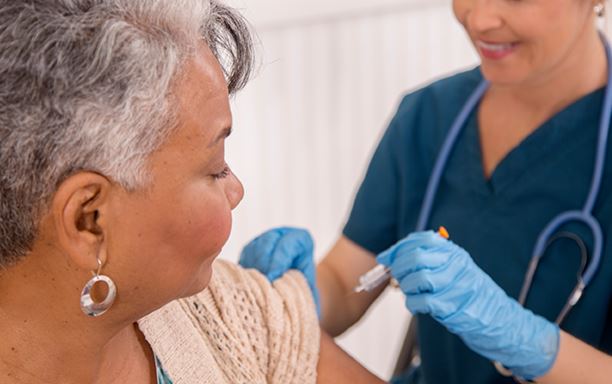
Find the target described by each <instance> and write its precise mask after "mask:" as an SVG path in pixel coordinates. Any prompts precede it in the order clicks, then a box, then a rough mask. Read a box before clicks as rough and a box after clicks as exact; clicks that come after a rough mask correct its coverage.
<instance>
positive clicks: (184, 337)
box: [138, 261, 320, 384]
mask: <svg viewBox="0 0 612 384" xmlns="http://www.w3.org/2000/svg"><path fill="white" fill-rule="evenodd" d="M138 325H139V327H140V329H141V331H142V332H143V333H144V335H145V336H146V338H147V340H148V342H149V343H150V344H151V347H152V348H153V351H154V352H155V354H156V355H157V356H158V357H159V359H160V361H161V362H162V365H163V367H164V368H165V370H166V371H167V373H168V375H169V377H170V378H171V379H172V381H173V383H174V384H196V383H198V384H199V383H203V384H208V383H211V384H226V383H227V384H240V383H245V384H257V383H262V384H263V383H271V384H274V383H279V384H291V383H296V384H298V383H299V384H308V383H315V382H316V366H317V361H318V355H319V337H320V334H319V325H318V321H317V316H316V312H315V307H314V303H313V300H312V296H311V293H310V290H309V288H308V284H307V283H306V281H305V279H304V278H303V276H302V275H301V274H300V273H298V272H296V271H290V272H288V273H287V274H285V276H283V277H282V278H280V279H278V280H276V281H275V282H274V284H273V285H270V283H268V281H267V280H266V278H265V277H264V276H263V275H261V274H260V273H258V272H257V271H255V270H245V269H242V268H240V267H238V266H236V265H234V264H231V263H228V262H224V261H217V262H216V263H215V266H214V272H213V278H212V280H211V283H210V285H209V287H208V288H207V289H206V290H204V291H202V292H201V293H199V294H197V295H196V296H193V297H190V298H187V299H181V300H178V301H174V302H172V303H170V304H168V305H166V306H164V307H163V308H161V309H159V310H158V311H156V312H153V313H152V314H150V315H149V316H147V317H145V318H144V319H142V320H140V321H139V322H138Z"/></svg>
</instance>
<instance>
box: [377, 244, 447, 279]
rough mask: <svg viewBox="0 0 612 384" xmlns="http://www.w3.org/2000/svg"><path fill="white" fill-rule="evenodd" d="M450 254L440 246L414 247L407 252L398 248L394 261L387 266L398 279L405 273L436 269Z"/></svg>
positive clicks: (442, 264)
mask: <svg viewBox="0 0 612 384" xmlns="http://www.w3.org/2000/svg"><path fill="white" fill-rule="evenodd" d="M451 256H452V253H451V252H448V251H446V250H443V249H441V248H434V249H431V250H426V249H421V248H418V249H415V250H413V251H410V252H407V251H404V250H398V253H397V255H396V257H395V260H394V262H393V263H392V264H391V265H390V266H389V268H390V269H391V275H392V276H393V277H394V278H395V279H397V280H398V281H399V280H400V279H402V278H403V277H404V276H405V275H407V274H410V273H414V272H417V271H420V270H423V269H437V268H440V267H442V266H444V265H445V264H447V263H448V262H449V260H450V258H451Z"/></svg>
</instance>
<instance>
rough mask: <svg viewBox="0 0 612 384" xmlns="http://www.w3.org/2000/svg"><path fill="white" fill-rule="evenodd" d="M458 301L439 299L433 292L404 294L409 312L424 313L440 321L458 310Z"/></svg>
mask: <svg viewBox="0 0 612 384" xmlns="http://www.w3.org/2000/svg"><path fill="white" fill-rule="evenodd" d="M458 304H459V303H458V302H456V301H446V300H442V299H440V297H439V296H438V294H435V293H421V294H417V295H409V296H406V307H407V308H408V310H409V311H410V312H411V313H426V314H429V315H431V316H432V317H433V318H434V319H436V320H438V321H441V320H443V319H445V318H447V317H448V316H451V315H453V314H455V313H457V311H458V308H459V306H458Z"/></svg>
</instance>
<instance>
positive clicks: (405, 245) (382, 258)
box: [376, 231, 449, 266]
mask: <svg viewBox="0 0 612 384" xmlns="http://www.w3.org/2000/svg"><path fill="white" fill-rule="evenodd" d="M448 243H449V242H448V240H446V239H444V238H443V237H442V236H440V235H439V234H437V233H436V232H433V231H426V232H415V233H411V234H410V235H408V236H407V237H405V238H404V239H402V240H400V241H398V242H397V243H396V244H395V245H393V246H391V247H390V248H389V249H387V250H386V251H384V252H382V253H381V254H380V255H378V257H376V261H377V262H378V263H379V264H382V265H385V266H390V265H391V264H392V263H393V262H394V261H395V259H396V258H397V257H399V256H400V255H401V254H405V253H411V252H414V251H415V250H416V249H432V248H437V247H445V246H448Z"/></svg>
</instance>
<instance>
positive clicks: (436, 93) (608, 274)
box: [344, 68, 612, 384]
mask: <svg viewBox="0 0 612 384" xmlns="http://www.w3.org/2000/svg"><path fill="white" fill-rule="evenodd" d="M481 80H482V75H481V73H480V70H479V69H478V68H477V69H474V70H471V71H468V72H464V73H460V74H457V75H454V76H452V77H449V78H446V79H442V80H440V81H438V82H435V83H433V84H431V85H429V86H427V87H425V88H422V89H420V90H417V91H416V92H414V93H411V94H409V95H407V96H406V97H405V98H404V99H403V100H402V102H401V104H400V106H399V109H398V111H397V113H396V115H395V117H394V118H393V119H392V121H391V123H390V125H389V127H388V129H387V131H386V132H385V134H384V136H383V138H382V139H381V142H380V143H379V145H378V148H377V150H376V152H375V153H374V156H373V158H372V160H371V163H370V165H369V167H368V170H367V173H366V176H365V179H364V180H363V182H362V184H361V186H360V188H359V191H358V193H357V196H356V198H355V201H354V206H353V209H352V211H351V214H350V217H349V219H348V222H347V223H346V226H345V228H344V235H345V236H346V237H348V238H349V239H351V240H352V241H354V242H355V243H357V244H359V245H360V246H362V247H364V248H365V249H367V250H369V251H370V252H372V253H374V254H378V253H380V252H381V251H383V250H385V249H386V248H388V247H389V246H391V245H392V244H394V243H395V242H396V241H398V240H399V239H401V238H403V237H404V236H406V235H407V234H408V233H410V232H411V231H414V229H415V225H416V221H417V216H418V214H419V211H420V207H421V203H422V201H423V195H424V191H425V187H426V183H427V181H428V178H429V175H430V173H431V170H432V167H433V164H434V161H435V158H436V156H437V154H438V151H439V149H440V147H441V144H442V141H443V140H444V138H445V137H446V133H447V131H448V129H449V128H450V126H451V124H452V122H453V121H454V119H455V117H456V116H457V114H458V113H459V110H460V109H461V107H462V106H463V104H464V103H465V101H466V99H467V98H468V96H469V95H470V94H471V92H472V91H473V90H474V89H475V88H476V86H477V84H478V83H479V82H480V81H481ZM603 94H604V90H603V89H599V90H597V91H594V92H592V93H590V94H588V95H586V96H584V97H583V98H581V99H579V100H577V101H575V102H574V103H573V104H571V105H569V106H568V107H567V108H565V109H564V110H562V111H561V112H559V113H558V114H557V115H555V116H553V117H552V118H551V119H550V120H548V121H546V122H545V123H544V124H542V126H540V127H539V128H538V129H537V130H535V131H534V132H533V133H532V134H530V135H529V136H528V137H527V138H526V139H525V140H524V141H523V142H521V143H520V145H518V146H517V147H516V148H514V149H513V150H512V151H511V152H510V153H509V154H508V155H507V156H506V157H505V158H504V159H503V160H502V161H501V162H500V163H499V165H498V166H497V168H496V169H495V170H494V172H493V174H492V175H491V177H490V178H489V179H487V178H485V176H484V172H483V165H482V161H481V159H482V154H481V146H480V138H479V130H478V122H477V116H476V115H477V114H476V113H475V112H473V113H472V115H471V117H470V118H469V120H468V122H467V123H466V126H465V127H464V130H463V132H462V134H461V135H460V137H459V138H458V141H457V144H456V146H455V148H454V150H453V153H452V154H451V157H450V159H449V163H448V165H447V167H446V169H445V171H444V175H443V176H442V179H441V182H440V187H439V190H438V193H437V195H436V199H435V203H434V206H433V211H432V216H431V218H430V220H429V223H428V226H429V228H432V229H435V228H438V226H440V225H443V226H445V227H446V228H447V229H448V230H449V233H450V235H451V238H452V239H453V241H454V242H455V243H457V244H459V245H461V246H462V247H464V248H465V249H467V250H468V251H469V253H470V254H471V255H472V257H473V258H474V260H475V262H476V263H477V264H478V265H479V266H480V267H481V268H482V269H483V270H484V271H485V272H487V273H488V274H489V275H490V276H491V277H492V278H493V279H494V280H495V281H496V282H497V284H499V285H500V286H501V287H502V288H503V289H504V290H505V291H506V292H507V293H508V294H509V295H510V296H512V297H515V298H516V297H517V296H518V294H519V291H520V288H521V285H522V283H523V278H524V275H525V271H526V270H527V265H528V263H529V260H530V259H531V253H532V250H533V247H534V245H535V242H536V238H537V236H538V234H539V233H540V232H541V231H542V229H543V228H544V226H545V225H546V224H547V223H548V222H549V221H550V220H551V219H552V218H553V217H554V216H556V215H557V214H559V213H561V212H563V211H567V210H574V209H580V208H582V206H583V204H584V202H585V200H586V197H587V193H588V189H589V186H590V182H591V176H592V172H593V164H594V153H595V148H596V142H597V130H598V124H599V115H600V111H601V107H602V101H603ZM611 146H612V145H609V146H608V151H607V152H608V153H607V158H606V168H605V171H604V175H603V183H602V187H601V191H600V193H599V198H598V200H597V203H596V205H595V208H594V212H593V213H594V215H595V217H596V218H597V219H598V220H599V222H600V223H601V225H602V229H603V232H604V236H605V240H604V242H605V244H604V250H603V254H602V263H601V267H600V269H599V272H598V273H597V275H596V276H595V278H594V280H593V282H592V283H591V285H590V286H589V287H588V288H587V289H586V291H585V294H584V296H583V297H582V299H581V300H580V302H579V303H578V304H577V306H576V307H575V308H574V309H573V310H572V311H571V312H570V314H569V315H568V317H567V318H566V320H565V321H564V322H563V324H562V326H561V328H562V329H564V330H566V331H568V332H569V333H571V334H573V335H574V336H576V337H578V338H580V339H582V340H584V341H585V342H587V343H589V344H591V345H593V346H595V347H597V348H599V349H601V350H603V351H605V352H607V353H611V352H612V305H611V301H612V300H611V297H612V254H611V253H612V248H611V247H610V246H609V245H608V239H609V238H610V231H611V230H612V153H610V152H611V151H610V147H611ZM564 229H568V230H571V231H574V232H576V233H578V234H580V235H581V236H582V237H583V239H585V240H586V242H587V245H588V246H592V242H591V239H590V233H589V232H587V231H586V230H585V228H582V227H581V226H579V225H577V224H570V225H568V226H566V227H564ZM579 262H580V253H579V250H578V247H576V245H575V244H574V243H573V242H572V241H571V240H565V239H563V240H560V241H557V242H556V243H554V244H553V245H552V246H551V247H550V248H549V250H548V251H547V253H546V255H545V256H544V257H543V259H542V262H541V264H540V268H539V269H538V272H537V273H536V276H535V280H534V282H533V285H532V287H531V290H530V294H529V297H528V299H527V303H526V306H527V307H528V308H530V309H531V310H533V311H534V312H535V313H538V314H540V315H542V316H544V317H546V318H547V319H549V320H551V321H554V319H555V317H556V316H557V314H558V313H559V311H560V310H561V308H562V307H563V305H564V303H565V302H566V301H567V299H568V296H569V294H570V292H571V290H572V288H573V287H574V285H575V283H576V272H577V270H578V268H579ZM418 336H419V339H420V342H421V359H422V364H421V368H420V372H419V375H420V376H421V377H423V378H424V380H425V382H426V383H427V384H462V383H465V384H467V383H469V384H484V383H487V384H488V383H508V384H510V383H513V381H512V380H511V379H508V378H502V377H501V376H500V375H499V374H498V373H497V372H496V371H495V369H494V368H493V366H492V365H491V363H490V362H489V361H487V360H486V359H484V358H482V357H480V356H479V355H477V354H476V353H474V352H472V351H471V350H469V349H468V348H467V347H466V346H465V345H464V344H463V342H462V341H461V340H460V339H459V338H458V337H456V336H454V335H452V334H451V333H449V332H448V331H447V330H446V329H445V328H443V327H442V326H441V325H439V324H438V323H437V322H436V321H434V320H433V319H432V318H430V317H428V316H422V315H421V316H419V335H418Z"/></svg>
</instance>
